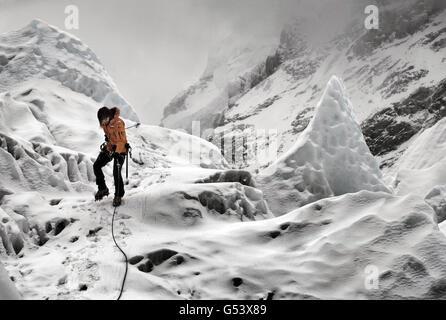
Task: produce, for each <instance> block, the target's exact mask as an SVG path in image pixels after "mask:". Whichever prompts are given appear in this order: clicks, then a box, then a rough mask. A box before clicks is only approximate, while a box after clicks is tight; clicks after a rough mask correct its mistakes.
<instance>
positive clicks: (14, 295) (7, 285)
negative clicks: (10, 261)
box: [0, 263, 21, 300]
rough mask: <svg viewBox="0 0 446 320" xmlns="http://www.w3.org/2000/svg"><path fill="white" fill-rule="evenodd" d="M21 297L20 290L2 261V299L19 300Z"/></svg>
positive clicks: (0, 267) (0, 272)
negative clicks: (10, 277) (15, 285)
mask: <svg viewBox="0 0 446 320" xmlns="http://www.w3.org/2000/svg"><path fill="white" fill-rule="evenodd" d="M18 299H21V297H20V294H19V292H18V291H17V289H16V288H15V287H14V284H13V283H12V282H11V280H10V279H9V276H8V273H7V272H6V270H5V268H4V267H3V265H2V264H1V263H0V300H18Z"/></svg>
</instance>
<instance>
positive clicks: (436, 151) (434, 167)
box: [394, 119, 446, 195]
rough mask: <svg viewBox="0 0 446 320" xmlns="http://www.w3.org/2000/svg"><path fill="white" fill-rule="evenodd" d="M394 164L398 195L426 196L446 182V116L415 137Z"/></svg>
mask: <svg viewBox="0 0 446 320" xmlns="http://www.w3.org/2000/svg"><path fill="white" fill-rule="evenodd" d="M395 167H396V168H398V171H397V173H396V175H395V182H394V183H395V190H396V192H397V193H398V194H408V193H410V192H413V193H415V194H420V195H426V194H427V193H428V192H429V191H431V190H432V189H433V188H434V187H436V186H439V185H444V184H446V119H442V120H441V121H439V122H437V123H436V124H435V125H434V126H433V127H431V128H429V129H426V130H425V131H424V132H423V133H421V134H420V135H419V136H418V137H416V138H415V140H414V141H413V142H412V144H411V145H410V146H409V148H408V149H407V151H406V152H405V153H404V155H403V156H402V157H401V158H400V160H399V161H398V162H397V163H396V164H395Z"/></svg>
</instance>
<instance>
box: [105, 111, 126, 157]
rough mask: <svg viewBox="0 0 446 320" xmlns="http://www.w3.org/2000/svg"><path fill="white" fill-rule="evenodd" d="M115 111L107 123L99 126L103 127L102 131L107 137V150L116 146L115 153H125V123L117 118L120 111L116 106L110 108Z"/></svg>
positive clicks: (111, 149)
mask: <svg viewBox="0 0 446 320" xmlns="http://www.w3.org/2000/svg"><path fill="white" fill-rule="evenodd" d="M112 110H114V111H115V115H114V117H113V119H111V120H110V122H109V123H108V125H106V126H105V127H104V126H101V127H102V129H104V133H105V135H106V136H107V138H108V143H107V150H108V151H113V146H116V150H115V152H116V153H125V152H127V148H126V147H125V145H126V143H127V135H126V133H125V123H124V121H123V120H122V119H121V118H119V114H120V113H121V111H120V110H119V108H118V107H114V108H112Z"/></svg>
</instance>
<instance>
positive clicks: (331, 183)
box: [258, 77, 390, 215]
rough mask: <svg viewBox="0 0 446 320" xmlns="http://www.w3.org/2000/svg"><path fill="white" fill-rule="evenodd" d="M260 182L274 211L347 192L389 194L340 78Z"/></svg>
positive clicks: (277, 211) (332, 81) (329, 87)
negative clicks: (291, 143)
mask: <svg viewBox="0 0 446 320" xmlns="http://www.w3.org/2000/svg"><path fill="white" fill-rule="evenodd" d="M258 181H259V184H260V185H261V186H262V187H261V189H262V190H264V192H265V196H266V198H267V200H268V203H269V204H270V206H271V208H272V210H273V212H274V213H275V214H276V215H277V214H284V213H287V212H289V211H290V210H292V209H295V208H297V207H300V206H303V205H305V204H307V203H311V202H313V201H316V200H319V199H322V198H326V197H331V196H337V195H342V194H345V193H353V192H357V191H360V190H369V191H385V192H390V191H389V189H388V188H387V187H386V185H385V184H384V182H383V181H382V174H381V171H380V169H379V167H378V163H377V161H376V160H375V158H374V157H373V156H372V154H371V153H370V151H369V149H368V147H367V144H366V143H365V141H364V137H363V135H362V132H361V129H360V127H359V125H358V123H357V122H356V121H355V119H354V116H353V110H352V106H351V104H350V102H349V100H348V99H347V97H346V94H345V89H344V87H343V85H342V83H341V81H340V80H339V79H338V78H337V77H332V78H331V80H330V81H329V83H328V85H327V88H326V89H325V92H324V94H323V96H322V98H321V100H320V101H319V103H318V105H317V108H316V111H315V114H314V117H313V119H312V120H311V122H310V124H309V125H308V127H307V128H306V129H305V130H304V131H303V132H302V134H301V135H300V136H299V138H298V140H297V141H296V143H295V144H294V146H293V147H292V148H291V149H290V150H289V151H288V152H286V153H285V154H283V155H282V156H281V157H280V158H279V159H278V160H277V161H276V162H275V163H273V164H272V165H271V166H270V167H269V168H267V169H266V170H265V171H264V172H262V173H261V175H260V176H259V177H258Z"/></svg>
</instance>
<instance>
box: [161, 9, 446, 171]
mask: <svg viewBox="0 0 446 320" xmlns="http://www.w3.org/2000/svg"><path fill="white" fill-rule="evenodd" d="M375 4H376V5H377V6H378V8H379V9H380V13H379V14H380V25H379V29H377V30H367V29H366V28H365V27H364V19H365V17H366V15H364V13H363V10H364V8H365V4H364V6H358V8H359V9H361V11H358V12H357V15H356V16H355V19H354V20H353V19H352V20H351V21H348V22H346V26H347V27H346V28H344V31H343V32H342V33H339V34H337V35H336V36H333V37H329V39H328V40H327V39H324V41H315V39H312V36H311V33H308V31H305V30H309V29H310V30H311V28H308V25H305V23H306V22H303V21H302V20H299V19H296V20H295V21H291V22H290V23H288V24H287V25H286V26H285V27H284V28H283V31H282V33H281V36H280V39H279V44H278V46H277V47H276V50H275V51H274V52H273V53H271V54H263V57H262V59H260V60H261V61H260V62H258V63H257V64H255V66H251V71H250V72H249V73H248V74H246V73H239V74H238V76H239V78H240V79H244V80H243V81H242V82H236V84H237V85H235V86H234V85H233V84H234V82H229V83H228V85H227V86H226V87H225V89H227V91H226V93H227V97H223V98H222V97H221V96H220V99H219V100H218V104H213V105H214V107H215V108H214V109H215V110H218V117H213V118H212V119H213V120H212V121H209V119H208V118H206V117H209V115H210V113H209V110H211V109H212V107H211V105H212V103H213V102H212V101H211V100H209V99H208V95H207V94H205V93H204V92H203V91H202V90H201V89H200V90H197V88H198V87H201V86H202V85H203V82H202V81H200V83H199V84H197V85H194V86H192V87H191V88H190V89H189V90H187V91H185V92H183V93H181V94H180V95H179V96H178V97H177V98H176V99H175V100H174V101H173V102H172V103H171V104H170V105H169V106H168V107H166V109H165V118H176V119H177V122H176V123H173V122H168V121H163V124H164V125H165V126H168V127H181V128H191V121H193V120H203V119H204V120H203V121H202V126H203V122H204V123H205V125H204V127H206V128H208V127H211V128H214V129H215V130H214V131H208V132H207V135H206V138H208V139H209V140H210V141H213V142H214V143H215V144H217V145H218V146H220V147H221V146H224V148H229V149H228V150H226V151H225V152H224V153H225V156H226V158H227V160H229V161H230V162H231V161H232V160H233V158H234V153H235V154H246V157H245V158H246V159H245V160H246V161H244V162H241V163H240V162H238V163H236V164H235V163H234V164H233V165H234V166H235V167H253V162H255V160H254V159H256V158H257V152H258V150H260V149H262V148H266V147H265V145H267V144H268V141H270V140H271V139H277V140H278V154H281V153H283V152H285V151H286V150H288V149H289V148H290V147H291V146H292V144H293V143H294V141H296V139H297V138H298V136H299V134H300V133H301V132H302V131H303V130H304V129H305V128H306V126H307V125H308V123H309V122H310V119H311V118H312V116H313V113H314V109H315V106H316V104H317V101H318V100H319V99H320V97H321V94H322V89H323V88H324V87H325V85H326V83H327V82H328V80H329V78H330V77H331V76H332V75H337V76H338V77H340V78H341V79H342V80H343V81H344V84H345V87H346V91H347V92H348V95H349V97H350V100H351V102H352V105H353V106H354V108H355V110H354V113H355V116H356V117H357V120H358V121H359V122H360V123H361V127H362V130H363V133H364V135H365V139H366V142H367V144H368V145H369V148H370V149H371V151H372V153H373V154H374V155H377V156H378V157H379V159H380V162H381V166H383V167H388V166H391V165H392V164H393V163H394V162H395V160H396V159H397V158H398V157H399V154H400V153H401V151H403V150H404V148H405V145H404V142H407V141H408V140H409V139H410V138H411V137H412V136H414V135H415V134H416V133H417V132H419V131H420V130H422V129H424V128H427V127H429V126H431V125H433V124H435V122H436V121H438V120H439V119H441V118H442V117H443V116H444V114H445V111H444V110H445V100H444V99H445V93H444V83H445V82H444V81H445V71H446V58H445V51H446V12H445V8H446V3H445V2H444V1H438V0H425V1H394V2H392V3H389V2H386V1H376V3H375ZM313 23H314V22H313ZM324 26H325V27H326V25H324ZM313 27H314V28H313V29H314V30H315V31H317V29H318V26H317V25H313ZM319 31H320V30H319ZM228 61H229V60H228ZM250 61H252V62H255V60H250ZM228 64H229V62H228ZM209 77H211V76H209ZM231 77H232V75H231ZM209 79H210V78H209ZM246 79H249V80H246ZM209 81H210V80H209ZM206 83H207V82H206ZM234 88H235V89H236V90H234ZM224 93H225V92H224ZM224 93H223V94H224ZM226 98H227V99H226ZM192 100H193V101H194V102H193V104H192V103H190V101H192ZM174 105H175V106H176V107H175V108H174V107H173V106H174ZM191 105H194V110H195V111H194V113H193V114H192V113H187V111H186V110H189V109H188V108H190V106H191ZM204 106H206V107H204ZM179 108H180V109H182V110H183V113H179V112H178V109H179ZM201 112H202V113H201ZM201 114H203V116H201ZM184 115H186V116H184ZM197 115H200V116H197ZM189 130H190V129H189ZM259 130H266V132H267V133H268V131H269V130H272V132H273V133H271V134H270V135H269V137H268V138H262V137H257V136H256V135H258V132H259ZM276 131H277V132H276ZM253 136H255V140H256V141H257V143H256V144H255V145H254V146H253V145H250V144H249V141H250V139H251V138H252V137H253ZM267 136H268V134H267ZM244 137H247V138H244ZM243 139H244V140H245V142H243ZM268 139H269V140H268ZM246 141H248V142H247V143H246ZM252 148H254V149H256V150H250V149H252ZM400 148H402V149H401V150H399V149H400ZM246 149H248V151H246ZM398 150H399V151H400V152H398ZM268 161H269V162H268V163H271V161H272V160H271V159H270V160H268ZM268 163H266V164H264V165H263V166H262V167H265V166H266V165H267V164H268Z"/></svg>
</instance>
